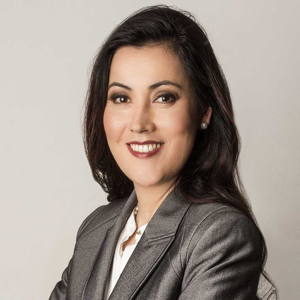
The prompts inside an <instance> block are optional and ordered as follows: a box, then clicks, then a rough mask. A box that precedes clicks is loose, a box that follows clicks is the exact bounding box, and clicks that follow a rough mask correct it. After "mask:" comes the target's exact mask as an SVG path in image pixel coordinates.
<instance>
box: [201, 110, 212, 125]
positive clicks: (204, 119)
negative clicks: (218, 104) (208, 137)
mask: <svg viewBox="0 0 300 300" xmlns="http://www.w3.org/2000/svg"><path fill="white" fill-rule="evenodd" d="M211 115H212V108H211V107H208V109H207V110H206V111H205V112H204V113H203V114H202V116H201V120H200V124H199V126H198V129H199V130H201V129H202V128H201V123H203V122H205V123H207V125H209V122H210V118H211Z"/></svg>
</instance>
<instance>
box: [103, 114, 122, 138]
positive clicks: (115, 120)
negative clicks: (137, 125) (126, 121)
mask: <svg viewBox="0 0 300 300" xmlns="http://www.w3.org/2000/svg"><path fill="white" fill-rule="evenodd" d="M103 125H104V131H105V133H106V137H107V140H114V139H116V138H118V136H119V133H120V132H121V128H122V127H123V122H122V118H120V117H119V116H118V115H117V114H115V113H113V112H112V111H110V110H109V109H105V111H104V115H103Z"/></svg>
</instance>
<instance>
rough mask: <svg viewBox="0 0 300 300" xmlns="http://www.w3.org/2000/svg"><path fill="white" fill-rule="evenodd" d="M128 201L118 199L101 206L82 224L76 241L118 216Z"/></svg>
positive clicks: (125, 198)
mask: <svg viewBox="0 0 300 300" xmlns="http://www.w3.org/2000/svg"><path fill="white" fill-rule="evenodd" d="M127 199H128V197H124V198H120V199H116V200H114V201H112V202H109V203H107V204H104V205H101V206H99V207H97V208H96V209H95V210H94V211H92V212H91V213H90V214H89V215H88V216H87V217H86V218H85V219H84V220H83V222H82V223H81V225H80V227H79V229H78V232H77V236H76V240H78V239H79V238H80V236H82V235H84V233H85V232H88V231H90V230H92V229H93V228H94V227H97V226H99V225H101V224H103V223H106V222H107V221H109V220H111V219H113V218H115V217H116V216H118V215H119V214H120V212H121V211H122V208H123V206H124V205H125V203H126V201H127Z"/></svg>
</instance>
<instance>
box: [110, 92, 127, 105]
mask: <svg viewBox="0 0 300 300" xmlns="http://www.w3.org/2000/svg"><path fill="white" fill-rule="evenodd" d="M108 100H109V101H112V102H113V103H117V104H122V103H127V102H126V100H128V97H127V96H126V95H123V94H114V95H112V96H111V97H110V98H109V99H108Z"/></svg>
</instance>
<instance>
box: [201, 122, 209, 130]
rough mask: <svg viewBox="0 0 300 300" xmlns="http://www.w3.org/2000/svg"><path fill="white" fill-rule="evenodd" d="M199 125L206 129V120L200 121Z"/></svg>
mask: <svg viewBox="0 0 300 300" xmlns="http://www.w3.org/2000/svg"><path fill="white" fill-rule="evenodd" d="M200 127H201V129H206V128H207V127H208V124H207V123H206V122H201V124H200Z"/></svg>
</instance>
